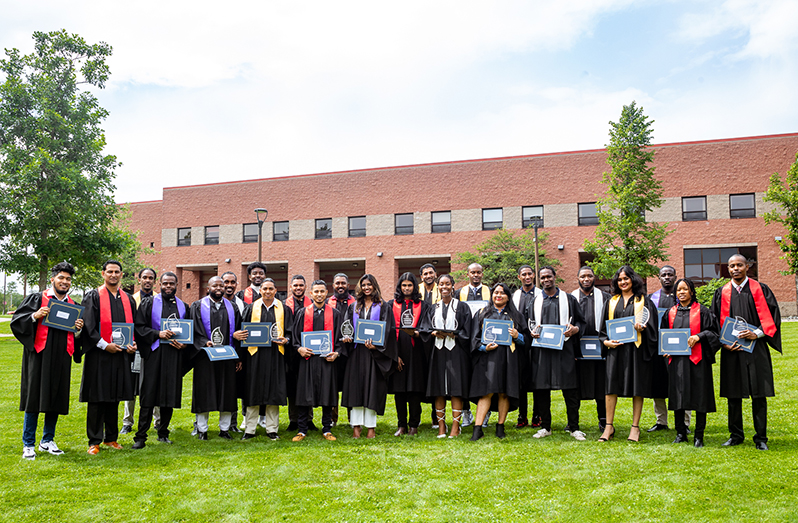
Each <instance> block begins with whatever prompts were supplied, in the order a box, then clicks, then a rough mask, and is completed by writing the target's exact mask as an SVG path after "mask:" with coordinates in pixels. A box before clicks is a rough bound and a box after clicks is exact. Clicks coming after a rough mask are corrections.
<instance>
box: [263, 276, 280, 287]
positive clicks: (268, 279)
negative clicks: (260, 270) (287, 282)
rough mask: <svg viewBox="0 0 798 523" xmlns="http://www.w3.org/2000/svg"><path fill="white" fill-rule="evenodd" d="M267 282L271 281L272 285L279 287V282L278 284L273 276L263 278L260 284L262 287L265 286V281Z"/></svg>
mask: <svg viewBox="0 0 798 523" xmlns="http://www.w3.org/2000/svg"><path fill="white" fill-rule="evenodd" d="M266 282H269V283H271V284H272V285H274V286H275V287H277V284H276V283H274V280H273V279H271V278H263V281H262V282H260V286H261V287H263V284H264V283H266Z"/></svg>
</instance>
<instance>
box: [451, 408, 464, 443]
mask: <svg viewBox="0 0 798 523" xmlns="http://www.w3.org/2000/svg"><path fill="white" fill-rule="evenodd" d="M455 412H456V413H457V414H456V415H455ZM462 417H463V411H462V410H455V409H452V433H451V434H449V439H454V438H456V437H457V436H459V435H460V433H461V432H462V429H461V428H460V418H462ZM455 427H457V434H455V433H454V429H455Z"/></svg>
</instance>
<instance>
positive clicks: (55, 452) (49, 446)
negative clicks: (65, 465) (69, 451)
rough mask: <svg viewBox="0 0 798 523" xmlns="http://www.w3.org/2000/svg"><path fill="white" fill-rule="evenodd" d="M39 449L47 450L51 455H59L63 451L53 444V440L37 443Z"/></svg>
mask: <svg viewBox="0 0 798 523" xmlns="http://www.w3.org/2000/svg"><path fill="white" fill-rule="evenodd" d="M39 450H41V451H42V452H49V453H50V454H52V455H53V456H60V455H61V454H63V453H64V451H63V450H61V449H59V448H58V445H56V444H55V441H48V442H47V443H45V442H43V441H42V442H41V443H39Z"/></svg>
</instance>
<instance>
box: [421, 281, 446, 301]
mask: <svg viewBox="0 0 798 523" xmlns="http://www.w3.org/2000/svg"><path fill="white" fill-rule="evenodd" d="M418 288H419V290H421V299H422V300H423V299H424V298H425V297H426V296H427V287H426V285H424V282H421V285H419V286H418ZM430 293H432V303H433V304H435V303H438V302H439V301H441V291H439V290H438V284H437V283H433V284H432V290H431V291H430Z"/></svg>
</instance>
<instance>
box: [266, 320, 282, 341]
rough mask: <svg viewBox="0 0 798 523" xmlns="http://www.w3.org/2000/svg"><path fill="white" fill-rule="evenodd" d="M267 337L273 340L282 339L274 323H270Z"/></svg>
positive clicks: (278, 327) (278, 328) (277, 326)
mask: <svg viewBox="0 0 798 523" xmlns="http://www.w3.org/2000/svg"><path fill="white" fill-rule="evenodd" d="M269 336H270V337H271V339H273V340H275V339H279V338H282V335H281V334H280V326H279V325H278V324H277V323H276V322H275V323H272V326H271V328H270V329H269Z"/></svg>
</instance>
